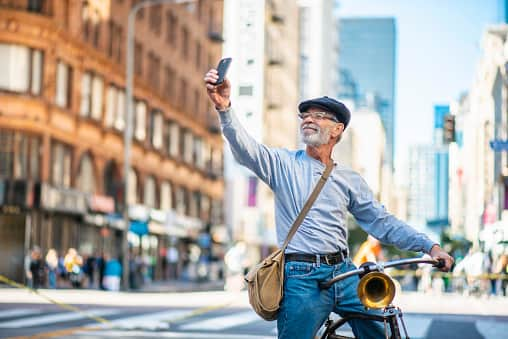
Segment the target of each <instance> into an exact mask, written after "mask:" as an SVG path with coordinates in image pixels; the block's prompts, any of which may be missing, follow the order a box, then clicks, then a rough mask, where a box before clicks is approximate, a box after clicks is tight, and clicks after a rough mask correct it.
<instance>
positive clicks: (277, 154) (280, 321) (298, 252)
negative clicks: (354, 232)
mask: <svg viewBox="0 0 508 339" xmlns="http://www.w3.org/2000/svg"><path fill="white" fill-rule="evenodd" d="M217 79H218V74H217V71H216V70H215V69H211V70H210V71H209V72H208V73H207V74H206V75H205V78H204V81H205V84H206V88H207V92H208V96H209V98H210V100H211V102H212V103H213V105H215V108H216V109H217V111H218V115H219V119H220V123H221V127H222V133H223V135H224V137H225V138H226V140H227V141H228V142H229V146H230V148H231V150H232V153H233V156H234V157H235V159H236V160H237V161H238V162H239V163H240V164H241V165H243V166H245V167H247V168H249V169H250V170H252V171H253V172H254V173H255V174H256V175H257V176H258V177H259V178H260V179H261V180H262V181H264V182H265V183H266V184H267V185H268V186H269V187H270V188H271V189H272V191H273V192H274V194H275V223H276V225H275V227H276V232H277V240H278V243H279V246H281V245H282V243H283V241H284V239H285V238H286V235H287V232H288V231H289V228H290V227H291V225H292V224H293V222H294V220H295V219H296V216H297V215H298V213H299V212H300V210H301V208H302V207H303V205H304V203H305V202H306V200H307V198H308V196H309V195H310V193H311V192H312V190H313V189H314V186H315V185H316V183H317V181H318V180H319V179H320V177H321V175H322V173H323V172H324V170H325V167H327V165H332V166H333V170H332V172H331V174H330V177H329V178H328V180H327V182H326V184H325V185H324V187H323V189H322V191H321V193H320V195H319V197H318V198H317V199H316V201H315V203H314V205H313V206H312V208H311V209H310V211H309V213H308V214H307V216H306V217H305V219H304V220H303V222H302V224H301V226H300V227H299V228H298V230H297V232H296V234H295V235H294V236H293V238H292V240H291V241H290V243H289V246H288V247H287V249H286V252H285V280H284V296H283V299H282V302H281V305H280V309H279V313H278V318H277V329H278V331H277V333H278V337H279V338H292V339H295V338H305V339H308V338H312V337H313V336H314V335H315V333H316V332H317V330H318V329H319V327H320V325H321V324H322V323H323V322H324V321H325V320H326V318H327V317H328V315H329V314H330V312H331V311H334V312H336V313H338V314H344V312H360V313H366V312H369V313H371V312H372V313H376V314H379V313H380V311H378V310H366V309H365V307H364V306H363V305H362V304H361V302H360V300H359V298H358V295H357V293H356V288H357V286H358V282H359V278H358V277H357V276H354V277H351V278H350V279H348V280H344V281H343V282H341V284H340V288H331V289H328V290H320V289H319V285H318V283H319V282H321V281H324V280H328V279H331V278H332V277H333V276H335V275H337V274H340V273H344V272H346V271H350V270H353V269H355V268H356V266H355V265H354V264H353V263H352V261H351V259H350V257H349V256H348V252H349V250H348V245H347V244H348V242H347V241H348V239H347V229H346V216H347V212H348V211H349V212H351V214H352V215H353V216H354V217H355V218H356V220H357V222H358V224H359V225H360V226H361V227H362V228H363V230H365V231H366V232H367V233H369V234H371V235H373V236H374V237H375V238H377V239H379V240H380V241H381V242H382V243H384V244H391V245H395V246H397V247H398V248H400V249H402V250H412V251H419V252H425V253H429V254H430V255H431V256H432V257H433V258H435V259H438V258H442V259H444V260H445V265H446V266H445V267H444V268H443V269H444V270H449V269H450V267H451V265H452V263H453V258H452V257H451V256H449V255H448V254H447V253H446V252H445V251H443V250H442V249H441V247H440V246H439V244H437V243H435V242H433V241H431V240H430V239H429V238H428V237H427V236H426V235H425V234H422V233H418V232H417V231H416V230H414V229H413V228H412V227H410V226H409V225H407V224H406V223H404V222H402V221H400V220H398V219H396V218H395V217H394V216H392V215H391V214H389V213H388V212H387V211H386V210H385V209H384V207H383V206H382V205H381V204H380V203H379V202H377V201H376V200H375V199H374V196H373V194H372V192H371V190H370V189H369V187H368V186H367V184H366V183H365V180H364V179H363V178H361V177H360V175H359V174H357V173H356V172H353V171H352V170H350V169H348V168H346V167H345V166H344V165H342V164H341V163H340V161H334V160H333V159H331V155H332V149H333V147H334V145H335V144H336V143H337V142H339V141H340V139H341V137H342V135H343V133H344V130H345V128H346V127H347V125H348V123H349V120H350V112H349V110H348V109H347V107H346V106H345V105H344V104H342V103H341V102H339V101H337V100H334V99H332V98H329V97H321V98H317V99H311V100H307V101H303V102H301V103H300V104H299V107H298V108H299V115H298V116H299V117H300V119H301V120H300V121H301V122H300V133H301V137H302V141H303V143H304V144H305V145H306V147H305V150H297V151H291V150H287V149H283V148H271V147H268V146H266V145H263V144H260V143H259V142H257V141H256V140H255V139H254V138H253V137H251V136H250V135H249V134H248V132H247V130H246V129H245V128H244V127H243V126H242V125H241V124H240V123H239V120H238V118H237V117H236V116H235V114H234V109H233V107H232V105H231V101H230V93H231V84H230V82H229V80H227V79H225V80H224V81H223V82H222V83H221V84H220V85H218V86H217V85H216V82H217ZM295 118H296V117H295ZM339 160H340V159H339ZM350 325H351V327H352V329H353V332H354V334H355V336H357V337H360V338H384V328H383V326H382V324H379V323H377V322H374V321H367V320H355V321H352V322H351V323H350Z"/></svg>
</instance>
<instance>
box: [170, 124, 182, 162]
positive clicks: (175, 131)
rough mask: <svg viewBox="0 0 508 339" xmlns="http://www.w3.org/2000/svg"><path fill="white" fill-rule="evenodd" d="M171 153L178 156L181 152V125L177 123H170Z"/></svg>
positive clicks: (175, 156)
mask: <svg viewBox="0 0 508 339" xmlns="http://www.w3.org/2000/svg"><path fill="white" fill-rule="evenodd" d="M168 142H169V146H168V150H169V155H170V156H172V157H174V158H178V156H179V154H180V127H179V126H178V125H177V124H176V123H175V122H171V123H170V124H169V140H168Z"/></svg>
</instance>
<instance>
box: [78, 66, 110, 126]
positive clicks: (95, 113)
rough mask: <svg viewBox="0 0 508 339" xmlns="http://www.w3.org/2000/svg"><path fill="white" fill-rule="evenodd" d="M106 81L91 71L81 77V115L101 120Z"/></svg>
mask: <svg viewBox="0 0 508 339" xmlns="http://www.w3.org/2000/svg"><path fill="white" fill-rule="evenodd" d="M103 91H104V83H103V81H102V78H101V77H100V76H97V75H94V74H92V73H90V72H85V73H83V76H82V78H81V105H80V115H81V116H84V117H91V118H93V119H95V120H100V119H101V117H102V102H103Z"/></svg>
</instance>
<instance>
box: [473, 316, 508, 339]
mask: <svg viewBox="0 0 508 339" xmlns="http://www.w3.org/2000/svg"><path fill="white" fill-rule="evenodd" d="M475 325H476V329H477V330H478V332H480V334H481V335H483V336H484V337H485V338H489V339H504V338H506V333H508V323H507V322H506V321H495V320H477V321H476V322H475Z"/></svg>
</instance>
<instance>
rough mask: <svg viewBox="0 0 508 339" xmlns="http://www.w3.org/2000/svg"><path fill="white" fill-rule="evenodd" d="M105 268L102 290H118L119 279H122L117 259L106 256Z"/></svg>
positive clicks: (120, 266)
mask: <svg viewBox="0 0 508 339" xmlns="http://www.w3.org/2000/svg"><path fill="white" fill-rule="evenodd" d="M105 260H106V267H105V270H104V282H103V284H104V288H105V289H106V290H108V291H118V290H120V279H121V277H122V265H120V261H119V260H118V259H117V258H112V257H109V255H106V257H105Z"/></svg>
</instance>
